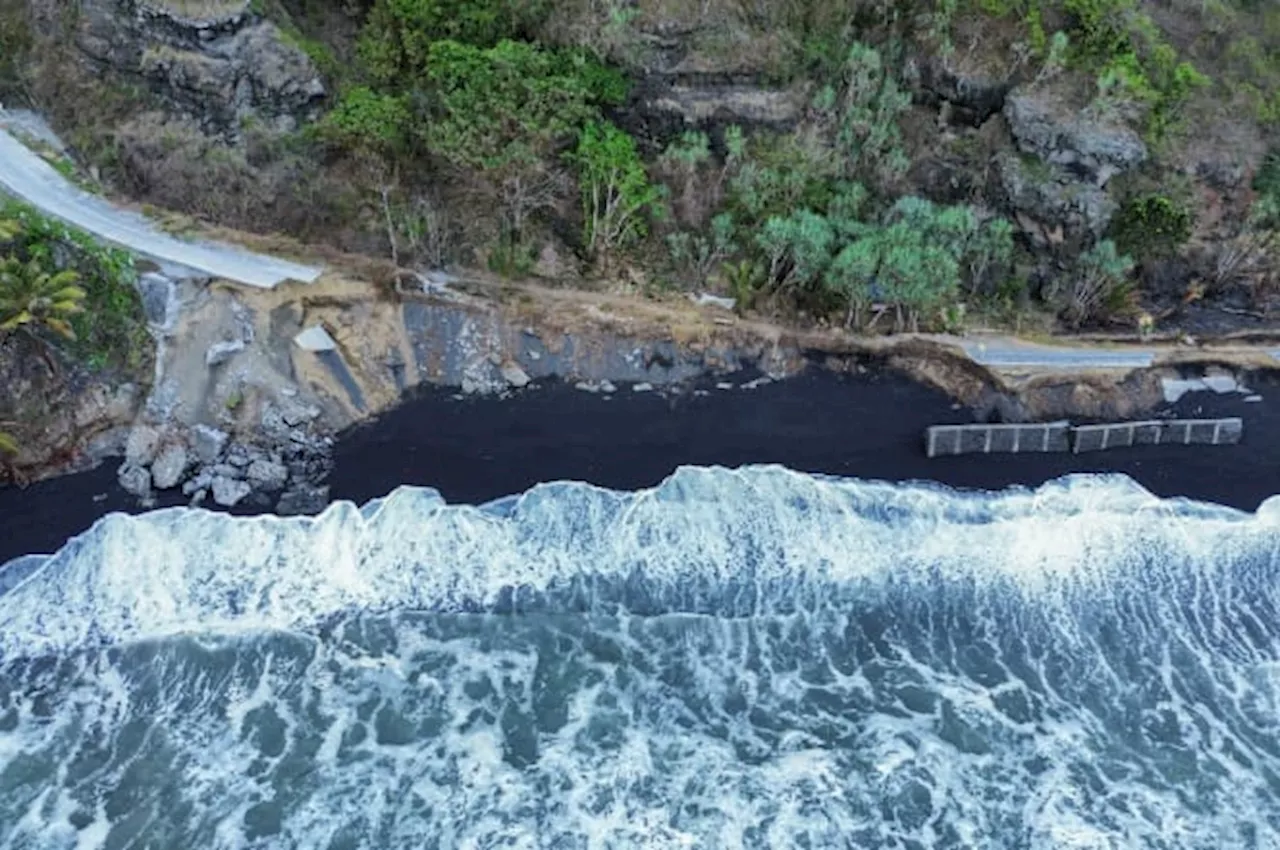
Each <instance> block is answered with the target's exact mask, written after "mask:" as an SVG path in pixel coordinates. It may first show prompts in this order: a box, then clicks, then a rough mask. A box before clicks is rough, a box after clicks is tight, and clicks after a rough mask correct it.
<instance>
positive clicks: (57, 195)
mask: <svg viewBox="0 0 1280 850" xmlns="http://www.w3.org/2000/svg"><path fill="white" fill-rule="evenodd" d="M0 190H4V191H7V192H9V193H10V194H13V195H16V196H18V197H20V198H22V199H23V200H25V201H26V202H27V203H29V204H31V205H32V206H34V207H37V208H39V209H40V210H41V211H43V212H45V213H46V214H48V215H52V216H55V217H57V218H60V219H62V220H63V221H65V222H67V223H68V224H72V225H74V226H76V227H78V228H80V229H82V230H86V231H88V232H90V233H92V234H94V235H95V236H97V237H99V238H100V239H102V240H104V241H106V242H111V243H114V244H116V245H119V246H120V247H122V248H127V249H129V250H131V251H134V252H135V253H137V254H140V255H142V256H144V257H148V258H150V259H153V260H155V261H156V262H158V263H159V264H160V265H162V266H169V267H171V266H177V267H180V268H182V269H189V270H191V271H192V272H194V273H195V274H197V275H200V276H207V277H216V278H222V279H224V280H231V281H235V282H237V283H243V284H246V285H248V286H256V287H260V288H262V289H270V288H272V287H274V286H275V285H276V284H278V283H281V282H283V281H286V280H296V281H301V282H303V283H311V282H313V281H314V280H315V279H316V278H317V277H319V276H320V274H321V272H322V271H323V270H322V269H319V268H313V267H310V266H303V265H298V264H297V263H290V262H287V261H285V260H280V259H276V258H274V257H266V256H263V255H261V254H253V253H250V252H248V251H244V250H241V249H239V248H233V247H231V246H229V245H220V244H218V243H215V242H187V241H184V240H182V239H175V238H174V237H172V236H169V235H167V234H165V233H162V232H161V231H160V230H159V229H158V228H157V227H156V226H155V224H154V223H152V222H150V221H148V220H147V219H145V218H143V217H142V216H140V215H137V214H135V213H131V212H128V211H126V210H122V209H119V208H117V207H114V206H112V205H111V204H109V203H107V202H106V201H104V200H103V199H102V198H99V197H97V196H95V195H92V194H90V193H89V192H86V191H84V190H82V189H80V188H78V187H77V186H75V185H73V184H72V183H71V182H70V181H68V180H67V179H66V178H64V177H63V176H62V175H61V174H59V173H58V172H57V171H56V170H54V168H53V167H52V166H51V165H49V164H48V163H47V162H45V161H44V160H43V159H41V158H40V157H39V156H37V155H36V154H35V153H33V152H32V151H30V150H29V149H28V148H27V147H26V146H25V145H23V144H22V143H21V142H19V141H18V140H17V139H15V138H14V137H13V136H11V135H9V133H8V132H6V131H4V130H0Z"/></svg>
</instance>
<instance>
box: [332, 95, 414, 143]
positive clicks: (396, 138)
mask: <svg viewBox="0 0 1280 850" xmlns="http://www.w3.org/2000/svg"><path fill="white" fill-rule="evenodd" d="M320 130H321V132H322V133H323V134H324V135H325V136H326V137H327V138H328V139H329V140H331V141H333V142H334V143H336V144H339V145H341V146H343V147H345V148H348V149H350V150H356V151H360V152H365V153H371V154H375V155H377V156H380V157H384V158H388V159H389V158H392V157H395V156H397V155H398V154H400V153H401V152H403V151H404V150H405V148H406V147H407V146H408V145H409V140H410V138H411V136H412V134H413V131H414V121H413V113H412V112H411V111H410V109H409V106H408V102H407V99H406V98H405V97H404V96H403V95H396V94H386V93H383V92H378V91H374V90H373V89H372V88H369V87H368V86H356V87H355V88H352V89H350V90H349V91H347V92H346V93H345V94H344V95H343V97H342V100H340V101H339V102H338V104H337V106H335V107H334V108H333V109H332V110H331V111H330V112H329V113H328V114H327V115H325V117H324V120H323V122H322V123H321V125H320Z"/></svg>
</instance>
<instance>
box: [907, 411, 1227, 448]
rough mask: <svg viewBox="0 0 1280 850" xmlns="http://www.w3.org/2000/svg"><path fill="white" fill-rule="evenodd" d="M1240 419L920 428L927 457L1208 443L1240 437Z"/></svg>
mask: <svg viewBox="0 0 1280 850" xmlns="http://www.w3.org/2000/svg"><path fill="white" fill-rule="evenodd" d="M1242 436H1244V421H1243V420H1242V419H1240V418H1229V419H1173V420H1164V419H1156V420H1148V421H1145V422H1113V423H1107V424H1104V425H1076V426H1072V425H1071V423H1069V422H1041V423H1035V424H1031V425H982V424H976V425H934V426H932V427H930V428H928V429H927V430H926V431H925V438H924V439H925V453H926V454H927V455H928V456H929V457H945V456H948V455H964V454H1018V453H1022V452H1066V451H1071V452H1074V453H1076V454H1079V453H1081V452H1096V451H1103V450H1105V449H1120V448H1128V447H1130V446H1160V445H1167V444H1170V443H1172V444H1174V445H1184V446H1192V445H1208V446H1227V445H1234V444H1236V443H1238V442H1240V438H1241V437H1242Z"/></svg>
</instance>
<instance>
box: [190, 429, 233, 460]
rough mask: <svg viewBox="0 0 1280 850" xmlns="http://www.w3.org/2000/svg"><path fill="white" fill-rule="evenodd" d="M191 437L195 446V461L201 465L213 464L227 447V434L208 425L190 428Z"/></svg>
mask: <svg viewBox="0 0 1280 850" xmlns="http://www.w3.org/2000/svg"><path fill="white" fill-rule="evenodd" d="M191 437H192V442H193V443H194V444H195V454H196V459H197V460H199V461H200V462H201V463H213V462H215V461H216V460H217V459H218V458H219V457H220V456H221V455H222V450H223V449H225V448H226V446H227V439H228V437H227V432H226V431H219V430H218V429H217V428H211V427H209V426H208V425H197V426H196V427H194V428H192V429H191Z"/></svg>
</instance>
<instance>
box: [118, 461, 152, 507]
mask: <svg viewBox="0 0 1280 850" xmlns="http://www.w3.org/2000/svg"><path fill="white" fill-rule="evenodd" d="M116 480H117V481H118V482H119V483H120V488H121V489H122V490H124V491H125V492H126V493H128V494H129V495H131V496H137V497H138V498H139V499H145V498H147V497H148V496H150V495H151V473H150V472H148V471H147V469H146V467H143V466H138V465H137V464H134V463H129V462H127V461H126V462H125V463H124V464H123V465H122V466H121V467H120V470H119V471H118V472H117V473H116Z"/></svg>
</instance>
